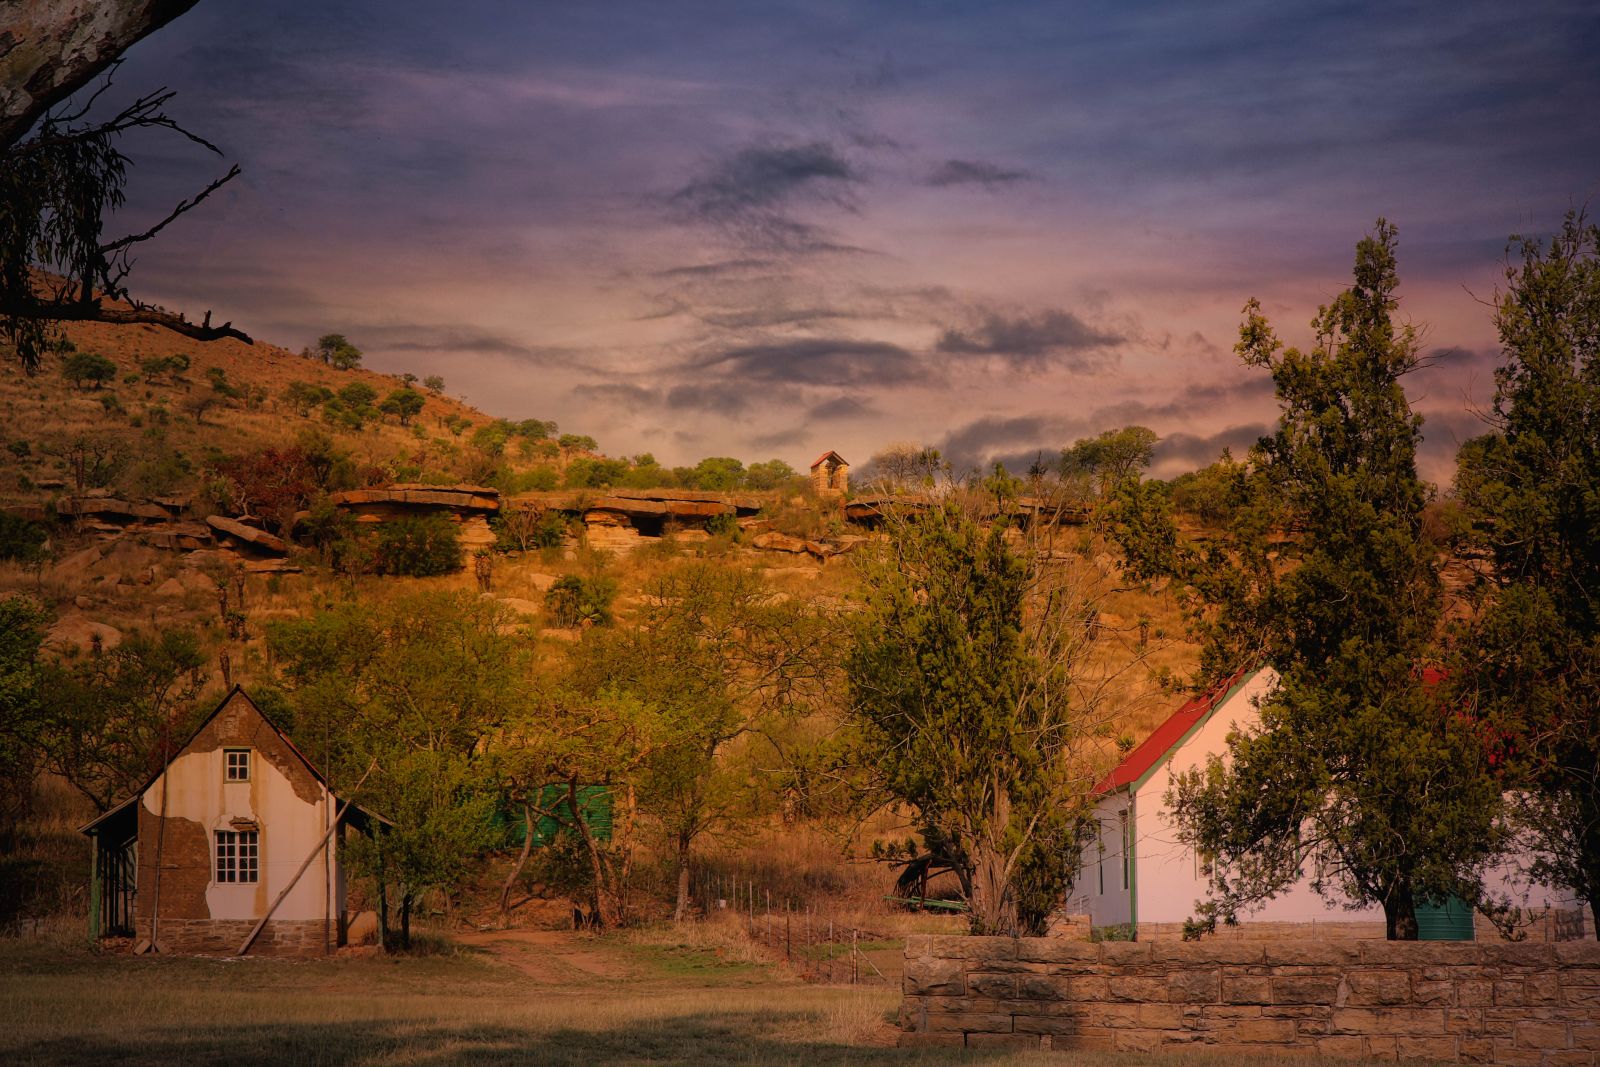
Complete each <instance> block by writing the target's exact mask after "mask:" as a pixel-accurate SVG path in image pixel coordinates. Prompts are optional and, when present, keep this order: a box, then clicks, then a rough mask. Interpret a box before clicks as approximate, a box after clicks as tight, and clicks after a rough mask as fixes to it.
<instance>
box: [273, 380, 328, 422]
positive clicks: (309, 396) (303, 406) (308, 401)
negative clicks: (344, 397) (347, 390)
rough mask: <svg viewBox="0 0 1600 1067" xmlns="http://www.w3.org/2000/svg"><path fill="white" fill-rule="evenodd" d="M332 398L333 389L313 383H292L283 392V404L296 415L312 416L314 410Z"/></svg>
mask: <svg viewBox="0 0 1600 1067" xmlns="http://www.w3.org/2000/svg"><path fill="white" fill-rule="evenodd" d="M332 396H333V390H332V389H329V388H328V387H327V386H325V385H315V384H313V383H311V382H302V381H292V382H290V383H289V384H288V386H286V387H285V388H284V390H283V402H284V403H285V404H288V405H289V407H290V408H291V409H292V410H293V411H294V413H295V414H296V415H309V414H311V409H312V408H314V407H316V406H317V405H318V404H321V403H322V402H323V401H325V400H327V399H329V398H330V397H332Z"/></svg>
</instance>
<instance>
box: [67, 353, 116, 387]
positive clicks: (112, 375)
mask: <svg viewBox="0 0 1600 1067" xmlns="http://www.w3.org/2000/svg"><path fill="white" fill-rule="evenodd" d="M61 373H62V375H63V376H64V377H65V378H66V379H67V380H68V381H70V382H71V383H72V384H73V385H74V386H76V387H78V388H80V389H81V388H83V383H84V382H88V383H89V384H90V385H91V386H93V387H94V388H96V389H98V388H100V387H101V386H102V385H104V384H105V383H106V382H109V381H113V380H115V379H116V377H117V365H116V364H115V363H113V362H111V361H110V360H109V359H107V358H106V357H105V356H102V355H101V354H100V353H98V352H74V353H72V355H70V356H68V357H67V358H66V361H65V362H64V363H62V364H61Z"/></svg>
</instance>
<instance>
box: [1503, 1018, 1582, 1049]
mask: <svg viewBox="0 0 1600 1067" xmlns="http://www.w3.org/2000/svg"><path fill="white" fill-rule="evenodd" d="M1511 1036H1512V1040H1514V1041H1515V1042H1516V1043H1517V1047H1518V1048H1537V1049H1560V1048H1566V1047H1568V1042H1567V1026H1566V1024H1565V1023H1543V1022H1527V1023H1518V1024H1517V1025H1516V1028H1515V1029H1514V1030H1513V1031H1512V1034H1511Z"/></svg>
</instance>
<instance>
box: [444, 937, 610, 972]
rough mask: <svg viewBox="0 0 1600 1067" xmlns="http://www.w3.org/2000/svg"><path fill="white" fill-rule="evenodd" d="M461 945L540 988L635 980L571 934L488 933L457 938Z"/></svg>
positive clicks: (591, 943)
mask: <svg viewBox="0 0 1600 1067" xmlns="http://www.w3.org/2000/svg"><path fill="white" fill-rule="evenodd" d="M456 940H458V941H460V942H461V943H462V944H464V945H472V946H474V947H477V948H482V949H484V950H485V951H486V952H488V953H490V954H491V955H493V956H494V957H495V958H497V959H499V960H501V961H502V962H504V963H506V964H508V965H510V966H512V967H515V968H516V969H517V970H519V971H521V972H522V973H523V974H525V975H527V976H528V977H529V978H531V979H532V980H533V981H535V982H537V983H539V984H540V985H558V984H567V983H570V982H571V981H572V980H573V979H574V978H577V979H580V980H581V981H584V982H594V981H600V982H617V981H625V980H627V979H630V978H635V977H637V976H638V971H637V969H636V968H634V967H633V966H631V965H630V964H629V963H628V961H626V960H624V959H620V958H619V957H618V956H617V955H616V954H615V953H611V952H606V951H604V950H603V949H599V948H596V946H595V945H594V943H593V942H592V941H591V940H589V939H588V938H585V937H583V936H581V935H579V934H577V933H575V932H573V931H571V930H491V931H487V932H483V933H471V934H458V935H456Z"/></svg>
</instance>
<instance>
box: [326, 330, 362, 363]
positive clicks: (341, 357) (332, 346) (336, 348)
mask: <svg viewBox="0 0 1600 1067" xmlns="http://www.w3.org/2000/svg"><path fill="white" fill-rule="evenodd" d="M316 356H317V358H318V359H320V360H322V362H324V363H326V364H328V365H329V366H330V367H332V368H333V369H334V370H354V369H355V368H357V367H359V366H361V349H359V348H357V347H356V346H355V345H353V344H351V343H350V342H349V340H348V339H346V337H345V335H344V334H342V333H330V334H324V335H323V336H322V337H319V338H318V339H317V349H316Z"/></svg>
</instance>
